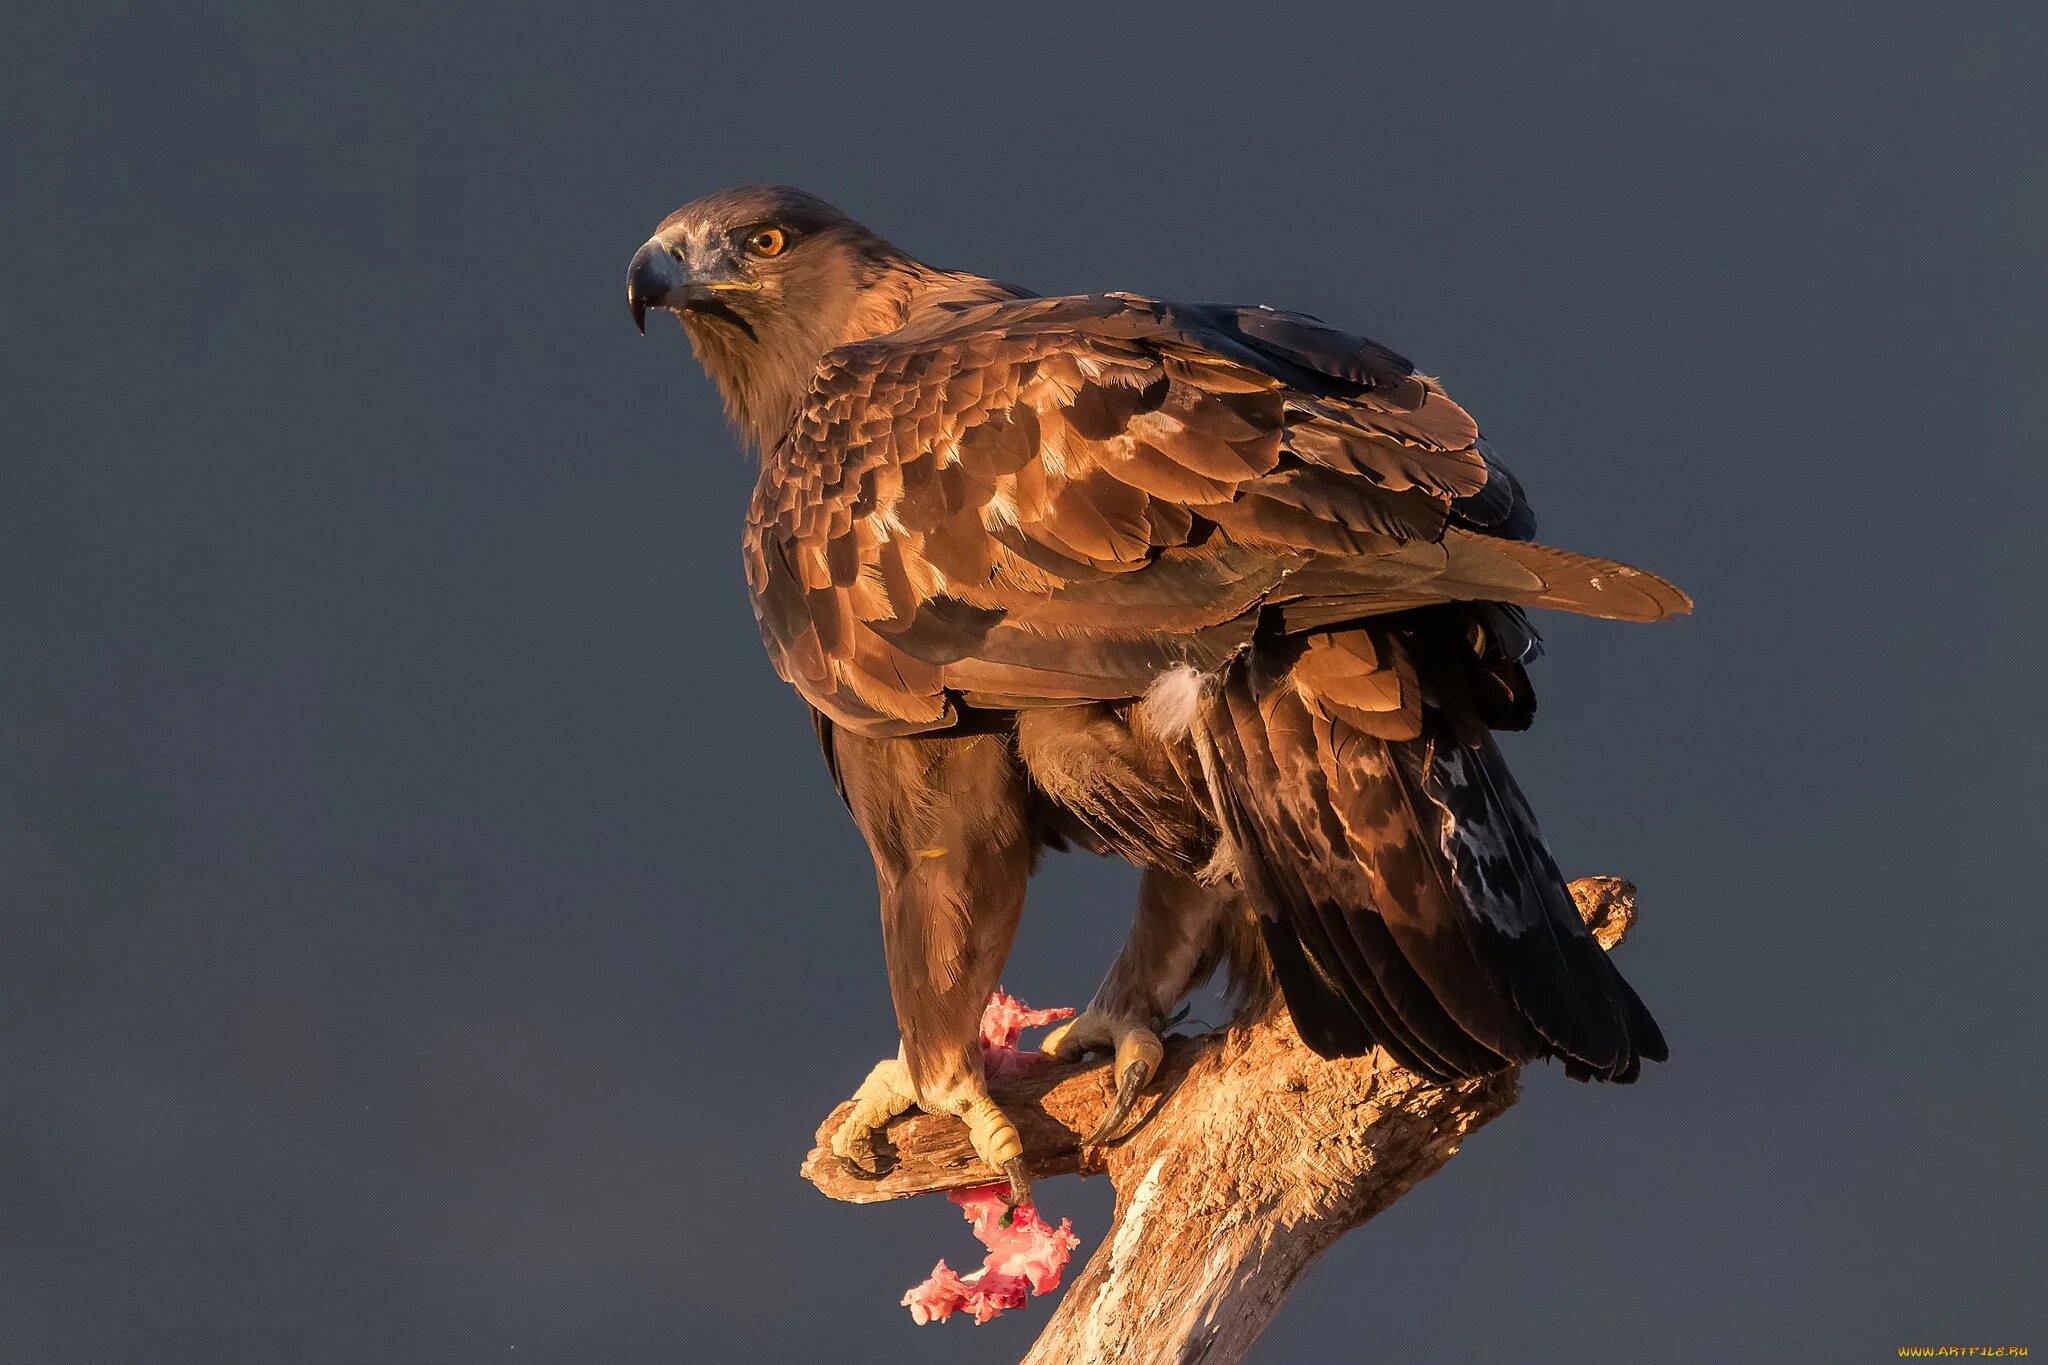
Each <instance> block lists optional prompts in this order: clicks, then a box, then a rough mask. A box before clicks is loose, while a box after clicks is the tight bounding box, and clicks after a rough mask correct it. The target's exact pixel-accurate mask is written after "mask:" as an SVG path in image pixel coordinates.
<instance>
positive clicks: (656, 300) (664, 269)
mask: <svg viewBox="0 0 2048 1365" xmlns="http://www.w3.org/2000/svg"><path fill="white" fill-rule="evenodd" d="M683 282H684V281H683V267H682V266H681V264H680V263H678V262H677V260H676V259H675V257H673V256H671V255H670V254H669V252H668V248H667V247H665V246H663V245H662V244H661V243H660V242H659V241H650V242H648V243H646V244H645V245H644V246H642V247H641V248H640V249H639V250H638V251H636V252H634V253H633V264H632V265H630V266H628V267H627V268H626V306H627V307H628V308H630V309H632V311H633V325H634V326H635V327H638V328H639V329H640V335H641V336H646V335H647V310H648V309H650V308H667V307H669V306H670V305H669V299H670V297H671V296H672V295H675V294H676V293H677V292H678V291H680V290H681V289H682V287H683Z"/></svg>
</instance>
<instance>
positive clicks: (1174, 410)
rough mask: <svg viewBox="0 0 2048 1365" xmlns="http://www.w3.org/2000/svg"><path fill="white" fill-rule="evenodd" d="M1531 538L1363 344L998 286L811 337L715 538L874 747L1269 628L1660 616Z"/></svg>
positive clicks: (1501, 488) (1393, 364)
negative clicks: (862, 338)
mask: <svg viewBox="0 0 2048 1365" xmlns="http://www.w3.org/2000/svg"><path fill="white" fill-rule="evenodd" d="M1533 529H1534V518H1533V517H1532V516H1531V515H1530V513H1529V510H1528V503H1527V501H1526V499H1524V498H1523V496H1522V493H1521V489H1520V486H1519V485H1518V484H1517V483H1516V482H1515V480H1514V477H1513V475H1512V474H1510V473H1508V471H1507V469H1506V468H1505V466H1504V465H1502V464H1501V463H1500V462H1499V460H1498V459H1497V458H1496V457H1494V456H1493V455H1492V453H1491V452H1490V451H1489V450H1488V448H1487V447H1486V445H1485V444H1484V442H1482V441H1480V440H1479V438H1478V431H1477V428H1476V427H1475V425H1474V424H1473V422H1472V419H1471V417H1470V416H1469V415H1468V414H1467V413H1466V412H1465V411H1464V409H1462V408H1460V407H1459V406H1458V405H1457V404H1456V403H1454V402H1452V401H1451V399H1450V398H1449V397H1448V396H1446V395H1445V394H1444V392H1443V390H1442V389H1441V388H1440V387H1438V386H1437V385H1436V384H1435V382H1434V381H1432V380H1429V379H1427V378H1425V377H1423V376H1420V375H1418V374H1416V373H1415V371H1414V368H1413V367H1412V366H1411V365H1409V364H1408V362H1407V361H1405V360H1403V359H1402V358H1401V357H1400V356H1398V355H1395V354H1394V353H1393V352H1392V351H1389V350H1387V349H1386V348H1384V347H1381V346H1378V345H1376V344H1374V343H1372V342H1370V341H1367V340H1365V339H1363V338H1361V337H1356V336H1352V335H1349V334H1347V333H1344V332H1341V331H1339V330H1337V329H1335V328H1331V327H1328V326H1326V325H1325V324H1323V323H1320V322H1318V321H1316V320H1314V319H1312V318H1307V317H1303V316H1301V315H1297V314H1289V313H1280V312H1274V311H1272V310H1266V309H1250V308H1235V307H1229V306H1224V305H1200V306H1183V305H1169V304H1164V303H1159V302H1156V301H1153V300H1148V299H1141V298H1136V297H1133V296H1126V295H1106V296H1099V297H1097V296H1090V297H1075V298H1056V299H1037V298H1010V297H1005V298H994V299H990V298H982V299H979V300H970V301H966V302H957V303H953V304H949V305H945V306H933V307H930V308H927V309H926V310H925V311H924V312H923V313H922V314H921V315H919V316H917V317H916V318H914V319H913V320H912V322H911V323H910V324H909V325H907V326H906V327H904V328H903V329H902V330H900V331H897V332H894V333H891V334H889V335H887V336H883V337H881V338H878V339H876V340H873V341H868V342H863V343H859V344H856V345H851V346H846V347H842V348H840V349H839V350H836V351H833V352H831V353H829V354H828V355H827V356H826V358H825V361H824V363H823V365H822V367H821V368H820V370H819V372H818V374H817V376H816V379H815V381H814V383H813V385H812V388H811V391H810V393H809V395H808V397H807V399H806V401H805V402H804V404H803V406H802V408H801V410H800V411H799V413H798V415H797V417H796V419H795V422H794V424H793V426H792V428H791V430H790V432H789V434H788V436H787V437H786V438H785V439H784V441H783V442H782V443H781V444H780V445H779V446H778V447H777V448H776V449H775V450H773V451H771V452H770V453H769V455H768V458H767V461H766V463H765V465H764V467H763V471H762V475H761V478H760V481H759V483H758V485H757V487H756V490H755V494H754V499H753V503H752V506H751V508H750V511H749V515H748V522H747V532H746V544H745V551H746V566H747V577H748V583H749V586H750V588H751V591H752V596H753V601H754V606H755V614H756V617H757V619H758V620H759V622H760V625H761V631H762V637H763V639H764V641H765V642H766V644H767V646H768V651H769V654H770V656H771V657H772V658H773V660H774V662H775V666H776V669H777V671H778V672H780V673H781V674H782V676H783V677H784V678H785V679H787V680H788V681H789V682H790V683H792V684H793V685H794V686H796V687H797V689H798V690H799V691H800V692H802V693H803V694H804V696H805V698H806V699H807V700H808V701H810V703H811V704H812V705H813V706H814V707H816V708H817V709H818V710H819V711H821V712H823V713H824V714H825V715H826V716H828V717H830V718H831V719H832V720H833V721H834V722H835V723H837V724H839V725H843V726H846V727H848V728H851V729H853V730H855V731H858V732H860V733H865V734H870V735H876V736H885V735H894V734H909V733H916V732H919V731H925V730H932V729H941V728H945V727H947V726H950V725H952V724H953V723H954V722H955V720H956V718H957V714H958V713H957V710H956V702H957V701H966V702H969V703H972V704H978V705H1009V704H1026V703H1039V704H1042V703H1048V702H1058V701H1077V700H1118V699H1123V698H1130V697H1135V696H1137V695H1139V694H1140V693H1142V692H1143V691H1144V689H1145V688H1146V686H1148V685H1149V684H1150V682H1151V681H1152V679H1154V678H1155V677H1157V676H1158V675H1159V674H1160V673H1162V672H1164V671H1166V670H1167V669H1170V668H1173V667H1176V666H1179V665H1182V664H1188V665H1193V666H1195V667H1197V668H1205V669H1206V668H1212V667H1215V666H1217V665H1219V664H1220V663H1221V662H1223V661H1224V660H1225V659H1228V658H1229V657H1231V656H1232V655H1233V654H1234V653H1235V652H1237V651H1239V650H1241V649H1242V648H1243V647H1244V646H1245V645H1246V644H1247V643H1248V642H1249V641H1250V640H1251V639H1252V637H1253V635H1254V633H1255V632H1256V631H1258V630H1260V629H1262V628H1264V627H1266V626H1269V625H1270V626H1277V627H1278V628H1279V629H1281V630H1283V631H1298V630H1312V629H1316V628H1319V627H1323V626H1328V625H1332V624H1337V623H1341V622H1346V621H1356V620H1360V619H1363V618H1366V617H1370V616H1376V615H1383V614H1386V613H1390V612H1397V611H1403V610H1408V609H1411V608H1415V607H1421V606H1426V605H1429V604H1432V603H1438V602H1445V601H1498V602H1506V603H1518V604H1522V605H1528V606H1548V607H1556V608H1559V609H1562V610H1567V611H1577V612H1584V613H1587V614H1591V615H1599V616H1610V617H1615V618H1618V619H1624V620H1655V619H1658V618H1659V617H1662V616H1666V615H1671V614H1673V613H1675V612H1679V611H1683V610H1685V609H1686V607H1687V606H1688V603H1687V601H1686V598H1685V596H1684V594H1683V593H1681V592H1679V591H1678V590H1677V589H1676V588H1673V587H1672V586H1671V585H1670V584H1668V583H1666V582H1664V581H1663V580H1662V579H1659V578H1656V577H1655V576H1653V575H1650V574H1646V573H1643V572H1641V571H1639V570H1635V569H1631V568H1628V567H1627V566H1625V565H1619V564H1614V563H1611V562H1609V561H1605V560H1598V559H1591V558H1588V557H1585V556H1580V555H1574V554H1571V553H1569V552H1567V551H1563V550H1555V549H1551V548H1549V547H1545V546H1539V545H1536V544H1534V543H1532V542H1530V541H1529V540H1528V536H1529V535H1530V534H1531V533H1532V532H1533Z"/></svg>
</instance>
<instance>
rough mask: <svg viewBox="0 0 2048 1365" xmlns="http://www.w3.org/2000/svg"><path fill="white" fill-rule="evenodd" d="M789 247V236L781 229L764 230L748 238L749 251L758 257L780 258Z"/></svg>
mask: <svg viewBox="0 0 2048 1365" xmlns="http://www.w3.org/2000/svg"><path fill="white" fill-rule="evenodd" d="M788 245H789V236H788V234H787V233H785V232H783V230H782V229H781V228H762V229H761V230H760V231H759V232H757V233H755V234H754V235H753V236H751V237H749V238H747V250H749V251H751V252H753V253H754V254H755V255H756V256H780V255H781V254H782V252H783V249H784V248H785V247H787V246H788Z"/></svg>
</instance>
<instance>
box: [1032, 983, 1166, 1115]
mask: <svg viewBox="0 0 2048 1365" xmlns="http://www.w3.org/2000/svg"><path fill="white" fill-rule="evenodd" d="M1040 1050H1041V1051H1043V1052H1046V1053H1050V1054H1051V1055H1052V1056H1054V1057H1057V1058H1058V1059H1059V1060H1061V1061H1063V1062H1065V1061H1072V1060H1073V1059H1074V1058H1076V1057H1080V1056H1082V1055H1083V1054H1085V1053H1089V1052H1101V1051H1107V1052H1114V1053H1115V1054H1116V1065H1115V1075H1116V1097H1115V1098H1114V1099H1113V1100H1111V1101H1110V1105H1109V1112H1108V1113H1106V1114H1104V1115H1103V1116H1102V1122H1101V1123H1100V1124H1098V1125H1096V1128H1095V1131H1094V1132H1093V1133H1091V1134H1089V1135H1088V1136H1087V1137H1085V1138H1083V1139H1082V1144H1083V1145H1084V1146H1089V1147H1094V1146H1099V1145H1100V1144H1102V1143H1105V1142H1109V1141H1111V1140H1112V1139H1113V1138H1114V1137H1115V1136H1116V1134H1117V1130H1118V1129H1120V1128H1122V1127H1123V1124H1124V1120H1125V1119H1127V1118H1129V1117H1130V1116H1131V1107H1132V1106H1133V1105H1135V1104H1136V1103H1137V1102H1138V1096H1140V1095H1142V1094H1144V1093H1145V1086H1146V1084H1147V1083H1148V1082H1149V1081H1151V1079H1152V1078H1153V1077H1154V1076H1156V1075H1158V1074H1159V1063H1160V1062H1161V1060H1163V1059H1164V1058H1165V1056H1166V1049H1165V1048H1164V1047H1162V1046H1161V1045H1160V1042H1159V1035H1158V1034H1156V1033H1154V1032H1153V1031H1152V1029H1151V1027H1150V1026H1149V1025H1148V1024H1146V1023H1145V1022H1143V1021H1142V1020H1139V1019H1134V1018H1129V1017H1124V1016H1118V1015H1113V1014H1107V1013H1105V1012H1103V1011H1102V1010H1098V1009H1096V1008H1095V1007H1094V1006H1093V1005H1091V1006H1089V1007H1088V1008H1087V1009H1085V1010H1083V1011H1082V1012H1081V1013H1080V1014H1079V1015H1078V1016H1076V1017H1075V1018H1073V1019H1070V1020H1068V1021H1067V1022H1066V1023H1064V1024H1061V1025H1060V1026H1059V1027H1058V1028H1056V1029H1054V1030H1053V1031H1052V1032H1051V1033H1048V1034H1047V1035H1046V1036H1045V1042H1044V1044H1043V1045H1042V1046H1041V1048H1040Z"/></svg>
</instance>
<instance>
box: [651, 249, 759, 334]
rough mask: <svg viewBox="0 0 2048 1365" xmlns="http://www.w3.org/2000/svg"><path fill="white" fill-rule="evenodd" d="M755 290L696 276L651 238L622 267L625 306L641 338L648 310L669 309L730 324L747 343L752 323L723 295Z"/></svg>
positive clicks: (743, 283)
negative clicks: (623, 271)
mask: <svg viewBox="0 0 2048 1365" xmlns="http://www.w3.org/2000/svg"><path fill="white" fill-rule="evenodd" d="M759 287H760V286H759V285H755V284H750V283H748V282H746V281H745V280H743V279H740V278H737V277H734V276H730V275H728V276H720V275H717V274H715V273H713V274H709V275H704V276H700V275H698V274H696V273H694V272H692V271H691V270H689V269H688V268H686V267H685V266H684V265H683V263H682V262H681V261H679V260H677V259H676V255H675V253H674V252H672V251H671V250H669V248H668V247H667V246H666V245H664V244H663V242H662V240H661V239H660V238H659V237H655V238H651V239H649V241H648V242H647V243H646V244H645V245H643V246H642V247H641V248H640V249H639V250H638V251H636V252H634V253H633V264H632V265H630V266H628V267H627V268H626V307H627V308H628V309H630V310H631V311H632V314H633V325H634V326H635V327H638V328H639V329H640V335H642V336H645V335H647V312H648V310H649V309H652V308H672V309H674V310H676V311H677V312H679V313H680V312H686V311H687V312H692V313H702V314H705V315H707V316H710V317H715V318H718V319H720V320H721V321H723V322H727V323H730V324H731V325H732V326H734V327H736V328H738V329H739V330H740V331H742V332H744V333H745V334H746V336H747V339H748V340H750V341H751V340H752V339H753V338H754V328H753V326H752V324H750V323H749V322H748V321H747V320H746V319H745V318H743V317H741V316H740V315H739V314H738V313H737V312H735V311H733V308H732V306H731V305H730V304H728V303H727V302H726V301H725V298H724V296H725V295H727V294H730V293H735V292H741V293H751V292H753V291H754V290H756V289H758V288H759Z"/></svg>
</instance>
